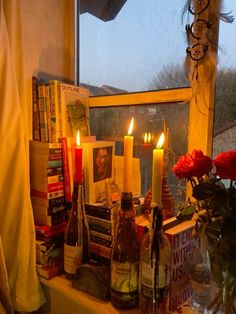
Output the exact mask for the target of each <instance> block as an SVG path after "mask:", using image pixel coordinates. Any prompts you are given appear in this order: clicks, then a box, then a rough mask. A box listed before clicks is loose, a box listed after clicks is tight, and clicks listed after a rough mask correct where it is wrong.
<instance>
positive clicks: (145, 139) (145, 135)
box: [144, 132, 148, 143]
mask: <svg viewBox="0 0 236 314" xmlns="http://www.w3.org/2000/svg"><path fill="white" fill-rule="evenodd" d="M147 138H148V135H147V132H145V134H144V143H147Z"/></svg>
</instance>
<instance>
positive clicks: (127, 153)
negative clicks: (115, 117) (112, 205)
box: [123, 118, 134, 192]
mask: <svg viewBox="0 0 236 314" xmlns="http://www.w3.org/2000/svg"><path fill="white" fill-rule="evenodd" d="M133 125H134V118H132V119H131V122H130V126H129V130H128V134H127V135H125V136H124V173H123V192H132V162H133V141H134V137H133V136H132V135H131V134H132V130H133Z"/></svg>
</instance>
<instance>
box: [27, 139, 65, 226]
mask: <svg viewBox="0 0 236 314" xmlns="http://www.w3.org/2000/svg"><path fill="white" fill-rule="evenodd" d="M30 186H31V202H32V207H33V214H34V221H35V224H41V225H47V226H54V225H57V224H60V223H62V222H64V221H66V220H67V206H66V202H65V198H64V176H63V165H62V149H61V143H48V142H39V141H30Z"/></svg>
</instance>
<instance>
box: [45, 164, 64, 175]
mask: <svg viewBox="0 0 236 314" xmlns="http://www.w3.org/2000/svg"><path fill="white" fill-rule="evenodd" d="M59 174H63V167H62V166H60V167H49V168H47V172H46V175H47V176H55V175H59Z"/></svg>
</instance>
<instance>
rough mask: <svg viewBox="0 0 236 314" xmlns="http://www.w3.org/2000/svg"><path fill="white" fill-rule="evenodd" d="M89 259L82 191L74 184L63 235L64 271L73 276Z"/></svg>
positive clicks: (87, 233)
mask: <svg viewBox="0 0 236 314" xmlns="http://www.w3.org/2000/svg"><path fill="white" fill-rule="evenodd" d="M88 261H89V228H88V223H87V219H86V215H85V209H84V191H83V186H82V185H81V184H76V183H75V184H74V189H73V194H72V207H71V212H70V218H69V221H68V224H67V226H66V230H65V237H64V271H65V273H66V274H67V277H68V278H71V279H72V278H73V277H74V275H75V274H76V271H77V268H78V267H79V266H80V265H81V264H84V263H87V262H88Z"/></svg>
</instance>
